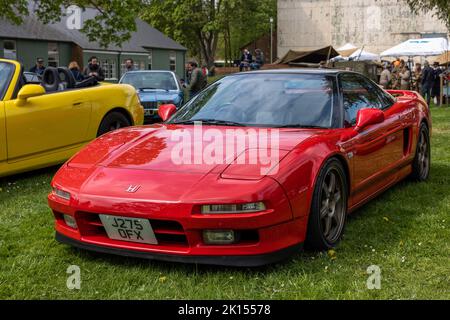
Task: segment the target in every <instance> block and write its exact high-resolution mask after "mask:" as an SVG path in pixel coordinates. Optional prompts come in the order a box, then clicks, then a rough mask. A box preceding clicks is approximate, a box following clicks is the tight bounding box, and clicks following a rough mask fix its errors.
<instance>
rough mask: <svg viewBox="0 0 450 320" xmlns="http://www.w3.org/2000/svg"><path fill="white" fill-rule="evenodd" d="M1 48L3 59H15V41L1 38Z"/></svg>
mask: <svg viewBox="0 0 450 320" xmlns="http://www.w3.org/2000/svg"><path fill="white" fill-rule="evenodd" d="M3 50H4V56H5V59H10V60H17V50H16V41H14V40H3Z"/></svg>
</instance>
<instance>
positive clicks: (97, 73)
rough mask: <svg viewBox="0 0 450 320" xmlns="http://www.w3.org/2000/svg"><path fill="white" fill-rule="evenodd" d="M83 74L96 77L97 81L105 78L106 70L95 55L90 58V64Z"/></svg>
mask: <svg viewBox="0 0 450 320" xmlns="http://www.w3.org/2000/svg"><path fill="white" fill-rule="evenodd" d="M83 74H84V76H85V77H95V78H96V79H97V81H104V80H105V72H104V71H103V69H102V67H100V65H99V63H98V59H97V57H95V56H93V57H91V58H90V59H89V64H88V66H87V67H86V68H84V71H83Z"/></svg>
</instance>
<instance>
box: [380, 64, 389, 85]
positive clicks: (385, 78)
mask: <svg viewBox="0 0 450 320" xmlns="http://www.w3.org/2000/svg"><path fill="white" fill-rule="evenodd" d="M391 80H392V75H391V72H390V71H389V67H388V64H387V63H385V64H384V66H383V72H381V75H380V86H382V87H383V88H384V89H389V88H390V84H391Z"/></svg>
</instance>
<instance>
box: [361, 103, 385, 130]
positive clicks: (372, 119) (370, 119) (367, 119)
mask: <svg viewBox="0 0 450 320" xmlns="http://www.w3.org/2000/svg"><path fill="white" fill-rule="evenodd" d="M383 121H384V112H383V111H382V110H380V109H374V108H369V109H361V110H359V111H358V115H357V116H356V127H355V130H356V131H358V132H360V131H362V130H364V129H365V128H366V127H368V126H370V125H374V124H378V123H382V122H383Z"/></svg>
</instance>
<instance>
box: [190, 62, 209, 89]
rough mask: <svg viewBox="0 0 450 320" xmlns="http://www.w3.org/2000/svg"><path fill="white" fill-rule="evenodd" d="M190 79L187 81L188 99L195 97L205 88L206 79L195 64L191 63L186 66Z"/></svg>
mask: <svg viewBox="0 0 450 320" xmlns="http://www.w3.org/2000/svg"><path fill="white" fill-rule="evenodd" d="M188 68H189V71H190V72H191V77H190V80H189V92H190V97H191V98H192V97H194V96H195V95H197V94H198V93H199V92H200V91H201V90H202V89H203V88H204V87H206V77H205V76H204V75H203V71H202V69H201V68H199V67H198V64H197V62H195V61H191V62H189V65H188Z"/></svg>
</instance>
